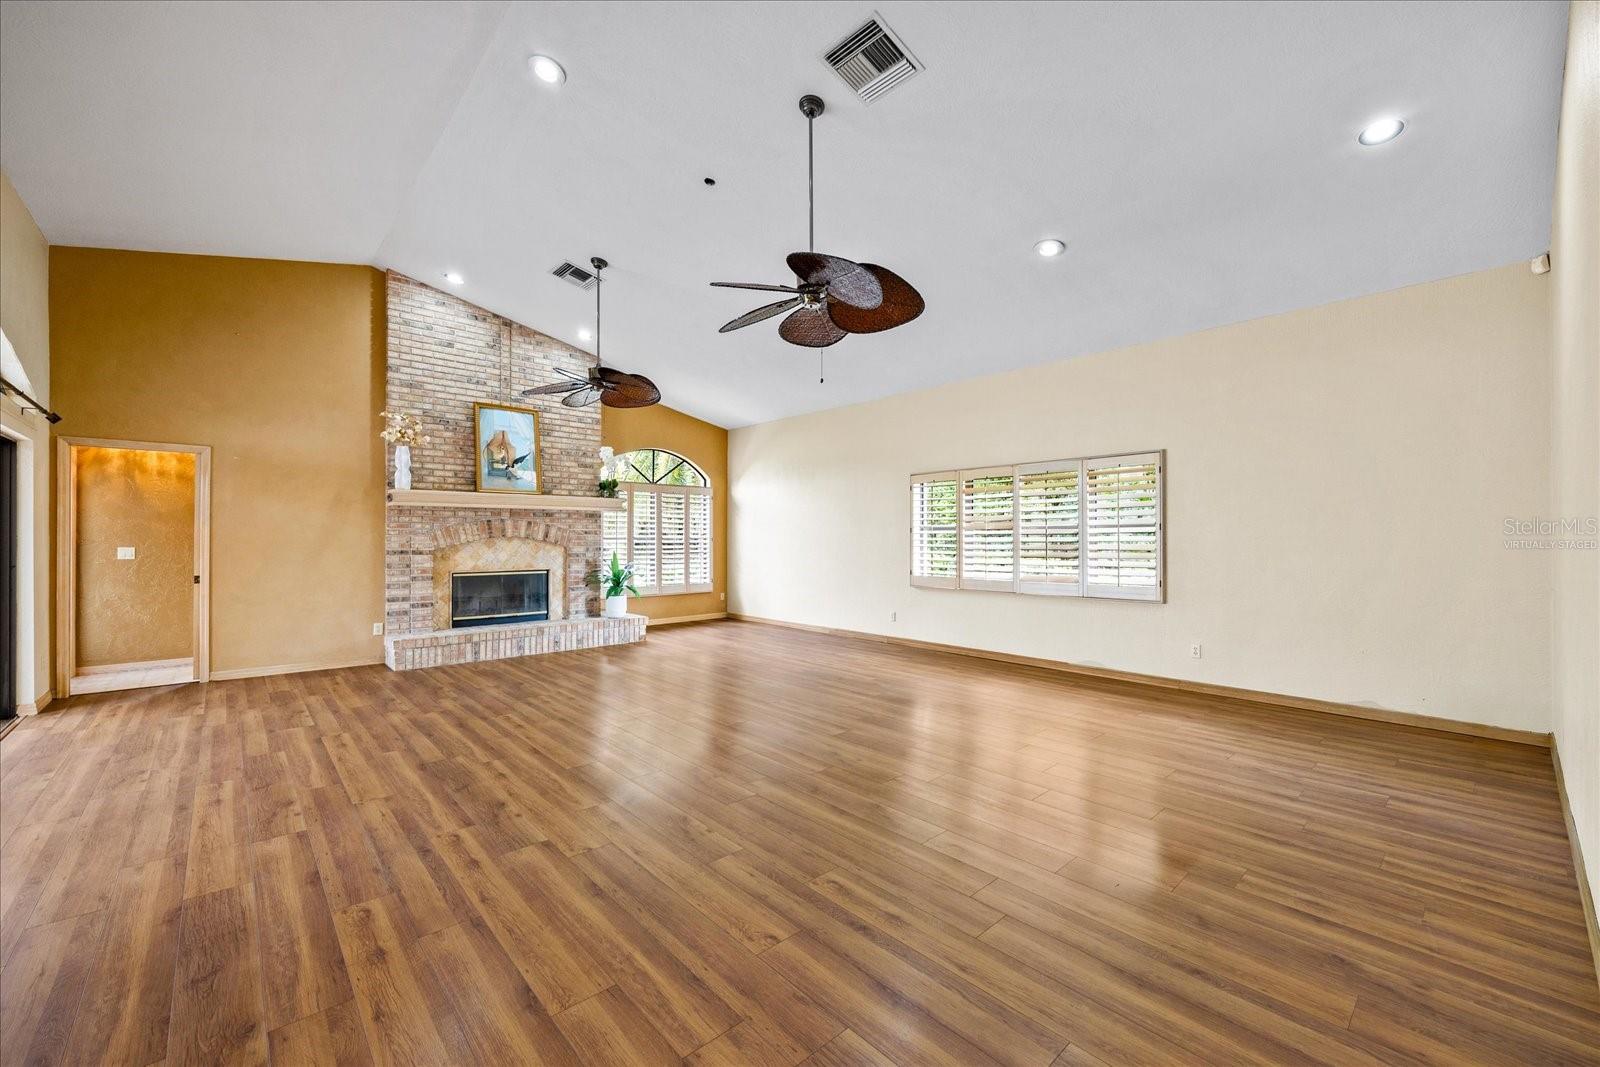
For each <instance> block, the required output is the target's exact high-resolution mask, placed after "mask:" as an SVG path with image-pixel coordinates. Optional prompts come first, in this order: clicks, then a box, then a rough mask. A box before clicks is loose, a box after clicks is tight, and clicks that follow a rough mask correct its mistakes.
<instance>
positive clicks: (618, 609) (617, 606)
mask: <svg viewBox="0 0 1600 1067" xmlns="http://www.w3.org/2000/svg"><path fill="white" fill-rule="evenodd" d="M627 613H628V597H627V595H626V594H624V595H622V596H608V597H606V606H605V611H604V612H602V614H603V615H604V617H605V618H608V619H620V618H622V617H623V616H624V615H626V614H627Z"/></svg>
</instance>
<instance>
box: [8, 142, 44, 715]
mask: <svg viewBox="0 0 1600 1067" xmlns="http://www.w3.org/2000/svg"><path fill="white" fill-rule="evenodd" d="M49 259H50V246H49V245H48V244H47V243H46V242H45V239H44V234H42V233H40V232H39V227H38V226H37V225H35V223H34V221H33V216H32V215H31V214H29V213H28V208H27V205H25V204H23V202H22V199H21V198H20V197H19V196H17V191H16V190H15V189H13V188H12V187H11V179H10V178H7V177H6V176H5V175H4V173H0V330H4V331H5V335H6V339H7V340H9V341H10V342H11V344H12V347H14V348H15V349H16V352H17V358H18V359H19V360H20V361H21V363H22V368H23V370H24V371H26V372H27V375H28V381H29V384H31V385H32V386H33V390H32V392H33V396H34V398H35V399H36V400H38V401H39V402H40V403H41V404H45V405H49V404H50V402H51V392H50V385H51V383H50V307H49V302H48V297H47V292H48V288H49ZM0 434H4V435H5V436H7V437H10V438H12V439H13V440H15V441H17V443H18V457H17V458H18V464H19V466H20V467H21V468H22V469H21V470H20V471H19V474H20V475H21V477H20V478H19V484H18V491H19V496H21V497H24V498H25V499H24V500H21V501H19V520H20V523H21V525H22V526H23V527H24V528H23V529H22V530H20V531H19V538H18V541H19V548H20V550H21V551H20V552H19V553H18V556H19V558H18V560H17V564H18V566H17V574H18V578H17V609H18V615H19V616H20V617H19V618H18V620H17V623H18V628H17V629H18V634H17V651H18V659H19V660H20V662H19V663H18V671H17V693H16V699H17V703H18V705H22V706H27V705H32V706H34V707H37V706H39V705H42V704H44V703H45V702H48V701H49V699H50V677H51V671H50V632H51V631H50V551H49V547H50V427H49V424H48V423H46V422H45V421H44V417H43V416H41V415H39V414H37V413H35V412H24V409H23V408H22V407H21V406H19V405H17V404H16V403H14V402H13V401H11V400H10V399H9V398H7V399H0ZM23 510H26V511H28V512H30V513H31V514H28V515H26V516H24V515H22V514H21V512H22V511H23ZM28 710H34V708H33V707H30V708H28Z"/></svg>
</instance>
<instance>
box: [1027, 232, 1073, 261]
mask: <svg viewBox="0 0 1600 1067" xmlns="http://www.w3.org/2000/svg"><path fill="white" fill-rule="evenodd" d="M1033 250H1034V251H1035V252H1037V253H1039V254H1040V255H1041V256H1044V257H1045V258H1046V259H1049V258H1050V257H1052V256H1059V255H1060V254H1061V253H1063V252H1065V251H1066V250H1067V242H1065V241H1058V240H1057V239H1056V238H1054V237H1046V238H1045V239H1044V240H1042V241H1040V242H1039V243H1038V244H1036V245H1034V246H1033Z"/></svg>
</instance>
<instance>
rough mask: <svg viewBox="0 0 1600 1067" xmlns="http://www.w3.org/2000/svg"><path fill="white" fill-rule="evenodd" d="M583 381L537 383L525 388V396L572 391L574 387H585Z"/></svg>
mask: <svg viewBox="0 0 1600 1067" xmlns="http://www.w3.org/2000/svg"><path fill="white" fill-rule="evenodd" d="M584 386H585V383H583V382H551V383H550V384H549V385H537V386H534V387H533V388H532V389H524V390H523V391H522V395H523V396H542V395H546V394H549V393H570V392H572V391H573V390H574V389H582V388H584Z"/></svg>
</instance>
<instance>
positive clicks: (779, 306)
mask: <svg viewBox="0 0 1600 1067" xmlns="http://www.w3.org/2000/svg"><path fill="white" fill-rule="evenodd" d="M799 306H800V298H799V297H798V296H794V297H790V298H789V299H787V300H780V301H778V302H777V303H776V304H768V305H767V306H766V307H759V308H756V309H755V310H754V311H746V312H745V313H744V314H743V315H740V316H739V317H738V318H736V319H734V320H733V321H732V322H729V323H726V324H725V325H723V327H722V328H721V329H719V330H718V331H717V332H718V333H731V332H732V331H734V330H742V329H744V328H745V327H746V326H751V325H754V324H755V323H758V322H760V321H762V320H763V319H770V318H772V316H774V315H782V314H783V313H784V312H785V311H788V310H789V309H790V308H793V307H799Z"/></svg>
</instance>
